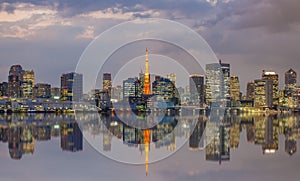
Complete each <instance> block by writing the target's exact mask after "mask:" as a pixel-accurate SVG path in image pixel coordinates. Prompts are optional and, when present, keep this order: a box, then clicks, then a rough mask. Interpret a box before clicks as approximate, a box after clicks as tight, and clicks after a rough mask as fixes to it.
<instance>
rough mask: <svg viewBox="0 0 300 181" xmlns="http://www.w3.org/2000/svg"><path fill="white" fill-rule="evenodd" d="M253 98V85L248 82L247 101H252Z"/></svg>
mask: <svg viewBox="0 0 300 181" xmlns="http://www.w3.org/2000/svg"><path fill="white" fill-rule="evenodd" d="M254 96H255V83H254V82H248V83H247V100H254Z"/></svg>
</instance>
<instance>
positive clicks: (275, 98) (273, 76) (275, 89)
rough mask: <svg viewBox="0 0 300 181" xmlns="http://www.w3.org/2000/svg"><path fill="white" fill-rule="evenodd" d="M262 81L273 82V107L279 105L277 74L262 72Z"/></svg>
mask: <svg viewBox="0 0 300 181" xmlns="http://www.w3.org/2000/svg"><path fill="white" fill-rule="evenodd" d="M262 79H264V80H273V106H278V104H279V89H278V79H279V76H278V74H276V73H275V72H267V71H265V70H263V74H262Z"/></svg>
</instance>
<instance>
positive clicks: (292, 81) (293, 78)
mask: <svg viewBox="0 0 300 181" xmlns="http://www.w3.org/2000/svg"><path fill="white" fill-rule="evenodd" d="M284 85H285V90H289V89H292V90H295V89H296V88H297V73H296V72H295V71H294V70H293V69H290V70H288V71H287V72H285V81H284Z"/></svg>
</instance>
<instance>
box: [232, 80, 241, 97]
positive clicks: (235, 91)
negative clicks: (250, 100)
mask: <svg viewBox="0 0 300 181" xmlns="http://www.w3.org/2000/svg"><path fill="white" fill-rule="evenodd" d="M230 97H231V99H232V100H235V101H239V100H240V99H241V90H240V81H239V78H238V77H237V76H232V77H230Z"/></svg>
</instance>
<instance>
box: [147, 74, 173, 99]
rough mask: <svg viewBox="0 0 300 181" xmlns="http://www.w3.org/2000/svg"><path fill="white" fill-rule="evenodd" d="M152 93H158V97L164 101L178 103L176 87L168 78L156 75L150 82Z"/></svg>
mask: <svg viewBox="0 0 300 181" xmlns="http://www.w3.org/2000/svg"><path fill="white" fill-rule="evenodd" d="M152 94H154V95H159V98H160V99H161V100H164V101H165V102H173V103H174V104H177V103H178V93H177V92H176V87H175V85H174V84H173V82H172V81H171V80H169V79H166V78H163V77H160V76H156V77H155V81H154V82H153V83H152Z"/></svg>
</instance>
